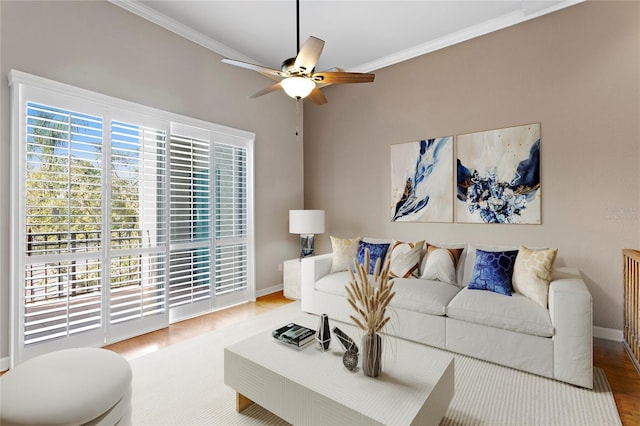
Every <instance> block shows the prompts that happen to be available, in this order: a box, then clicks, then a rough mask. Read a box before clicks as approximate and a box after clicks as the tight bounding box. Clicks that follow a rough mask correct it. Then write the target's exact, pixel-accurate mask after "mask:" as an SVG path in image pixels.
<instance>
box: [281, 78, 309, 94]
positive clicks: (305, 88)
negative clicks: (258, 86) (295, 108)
mask: <svg viewBox="0 0 640 426" xmlns="http://www.w3.org/2000/svg"><path fill="white" fill-rule="evenodd" d="M280 86H282V88H283V89H284V91H285V92H286V93H287V95H289V96H291V97H292V98H306V97H307V96H309V93H311V91H312V90H313V88H314V87H316V84H315V83H314V82H313V80H310V79H308V78H304V77H289V78H285V79H284V80H282V81H281V82H280Z"/></svg>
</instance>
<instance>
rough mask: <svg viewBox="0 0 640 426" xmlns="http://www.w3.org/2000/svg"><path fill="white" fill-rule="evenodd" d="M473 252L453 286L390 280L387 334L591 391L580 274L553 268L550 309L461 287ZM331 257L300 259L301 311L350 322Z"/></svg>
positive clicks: (469, 249)
mask: <svg viewBox="0 0 640 426" xmlns="http://www.w3.org/2000/svg"><path fill="white" fill-rule="evenodd" d="M475 250H476V247H474V246H472V245H467V246H466V247H465V249H464V251H463V252H462V255H461V257H460V259H459V262H458V266H457V271H456V274H457V282H458V283H460V284H459V285H453V284H448V283H445V282H441V281H432V280H424V279H420V278H394V281H395V284H394V290H395V291H396V296H395V297H394V299H393V300H392V302H391V305H392V308H393V309H392V312H393V313H392V325H391V327H389V326H388V327H387V328H386V332H387V333H388V334H392V335H395V336H397V337H400V338H404V339H408V340H412V341H415V342H419V343H423V344H426V345H430V346H434V347H437V348H442V349H446V350H449V351H452V352H457V353H461V354H464V355H468V356H472V357H475V358H479V359H483V360H486V361H490V362H494V363H497V364H501V365H505V366H508V367H512V368H515V369H518V370H523V371H527V372H530V373H534V374H537V375H540V376H544V377H549V378H553V379H556V380H560V381H563V382H567V383H571V384H573V385H577V386H580V387H584V388H589V389H592V388H593V342H592V301H591V294H590V293H589V291H588V289H587V287H586V285H585V283H584V281H583V279H582V278H581V276H580V273H579V271H578V270H576V269H573V268H566V267H562V268H555V269H554V271H553V276H552V280H551V283H550V286H549V295H548V308H544V307H542V306H541V305H540V304H537V303H535V302H534V301H532V300H531V299H529V298H527V297H524V296H523V295H521V294H518V293H513V294H512V296H511V297H507V296H504V295H501V294H497V293H494V292H491V291H482V290H471V289H469V288H467V285H468V284H469V281H470V279H471V274H472V272H473V266H474V262H475ZM332 260H333V255H332V254H331V253H329V254H324V255H319V256H314V257H310V258H305V259H303V260H302V265H301V269H302V289H301V292H302V293H301V297H302V302H301V303H302V310H303V311H305V312H310V313H314V314H323V313H326V314H328V316H329V318H332V319H334V320H338V321H343V322H348V323H350V322H351V320H350V319H349V315H350V314H351V313H352V312H351V308H350V306H349V304H348V303H347V300H346V292H345V285H346V284H347V283H348V281H349V277H350V275H349V272H348V271H341V272H336V273H331V269H332V268H331V265H332Z"/></svg>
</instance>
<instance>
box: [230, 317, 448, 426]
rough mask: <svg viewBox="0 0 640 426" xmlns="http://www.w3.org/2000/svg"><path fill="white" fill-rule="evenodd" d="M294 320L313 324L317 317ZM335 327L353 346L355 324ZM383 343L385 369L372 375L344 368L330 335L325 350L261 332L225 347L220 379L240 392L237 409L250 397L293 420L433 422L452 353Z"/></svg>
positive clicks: (440, 410) (444, 400)
mask: <svg viewBox="0 0 640 426" xmlns="http://www.w3.org/2000/svg"><path fill="white" fill-rule="evenodd" d="M292 322H296V323H298V324H302V325H306V326H307V327H310V328H314V329H315V328H316V327H317V322H318V317H314V316H311V315H303V316H301V317H298V318H292ZM335 325H337V326H338V327H339V328H340V329H342V330H343V331H345V332H346V333H347V334H349V335H350V336H351V337H352V338H354V339H355V340H356V343H358V341H359V339H358V337H357V336H359V335H360V334H359V332H358V331H357V330H356V329H355V328H352V327H350V326H349V325H347V324H343V323H339V322H334V321H331V327H332V328H333V326H335ZM384 340H385V344H384V348H383V364H382V374H381V375H380V376H379V377H377V378H370V377H366V376H365V375H364V374H362V370H361V369H358V371H357V372H350V371H348V370H347V369H346V368H345V367H344V366H343V364H342V354H343V351H342V348H341V347H340V345H339V343H338V342H337V341H336V339H335V337H333V338H332V341H331V347H330V348H329V351H327V352H322V351H320V350H319V349H317V345H316V344H313V345H312V346H309V347H307V348H305V349H303V350H301V351H298V350H296V349H293V348H290V347H287V346H285V345H284V344H282V343H279V342H277V341H275V340H274V339H273V337H271V334H270V332H263V333H260V334H257V335H255V336H253V337H250V338H248V339H246V340H243V341H241V342H239V343H236V344H234V345H231V346H229V347H227V348H225V351H224V382H225V384H227V385H228V386H230V387H231V388H233V389H234V390H235V391H236V393H237V399H236V402H237V405H236V409H237V410H238V411H242V410H243V409H245V408H246V407H248V406H249V405H251V404H252V403H253V402H255V403H257V404H259V405H261V406H262V407H263V408H265V409H267V410H269V411H270V412H272V413H274V414H276V415H277V416H279V417H281V418H282V419H284V420H286V421H287V422H289V423H292V424H309V425H311V424H325V425H326V424H332V425H333V424H345V425H355V424H386V425H409V424H416V425H417V424H419V425H430V424H433V425H437V424H438V423H439V422H440V420H441V419H442V417H443V416H444V414H445V412H446V410H447V408H448V406H449V403H450V402H451V398H453V392H454V378H453V372H454V359H453V356H452V355H451V354H448V353H446V352H444V351H440V350H437V349H434V348H430V347H428V346H424V345H420V344H417V343H413V342H409V341H406V340H402V339H397V338H393V337H386V336H385V337H384ZM360 358H362V357H361V356H360Z"/></svg>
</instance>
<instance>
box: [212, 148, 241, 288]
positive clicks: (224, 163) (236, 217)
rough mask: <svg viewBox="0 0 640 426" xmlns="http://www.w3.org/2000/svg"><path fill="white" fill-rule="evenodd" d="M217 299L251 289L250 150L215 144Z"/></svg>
mask: <svg viewBox="0 0 640 426" xmlns="http://www.w3.org/2000/svg"><path fill="white" fill-rule="evenodd" d="M215 178H216V185H215V236H216V244H215V256H214V257H215V271H216V287H215V292H216V295H222V294H225V293H230V292H237V291H241V290H245V289H246V288H247V286H248V276H249V270H248V242H247V224H248V214H247V149H246V148H244V147H238V146H233V145H228V144H224V143H216V144H215Z"/></svg>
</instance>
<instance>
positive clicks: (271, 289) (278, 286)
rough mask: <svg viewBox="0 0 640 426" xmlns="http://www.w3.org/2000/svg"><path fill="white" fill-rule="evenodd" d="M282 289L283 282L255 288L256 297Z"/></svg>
mask: <svg viewBox="0 0 640 426" xmlns="http://www.w3.org/2000/svg"><path fill="white" fill-rule="evenodd" d="M283 289H284V284H276V285H274V286H271V287H267V288H262V289H260V290H256V297H261V296H266V295H267V294H271V293H276V292H278V291H282V290H283Z"/></svg>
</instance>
